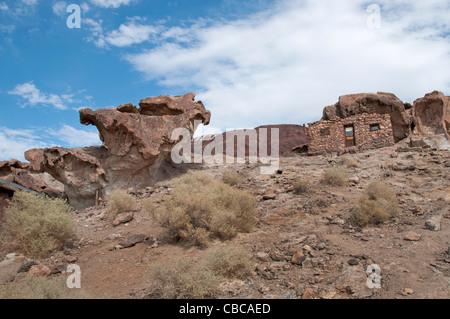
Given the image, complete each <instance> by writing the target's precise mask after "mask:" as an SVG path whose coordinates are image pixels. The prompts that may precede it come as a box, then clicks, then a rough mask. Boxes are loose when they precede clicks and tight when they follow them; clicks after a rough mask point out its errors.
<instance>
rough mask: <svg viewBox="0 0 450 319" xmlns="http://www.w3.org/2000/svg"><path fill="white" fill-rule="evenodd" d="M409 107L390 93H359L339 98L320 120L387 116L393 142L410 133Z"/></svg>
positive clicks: (326, 108) (325, 109)
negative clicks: (361, 115)
mask: <svg viewBox="0 0 450 319" xmlns="http://www.w3.org/2000/svg"><path fill="white" fill-rule="evenodd" d="M409 108H410V105H409V104H404V103H403V102H402V101H401V100H400V99H399V98H397V97H396V96H395V95H394V94H392V93H384V92H378V93H361V94H349V95H343V96H341V97H339V102H337V103H336V104H334V105H330V106H327V107H325V108H324V110H323V117H322V120H327V121H329V120H334V119H336V118H341V119H345V118H347V117H351V116H354V115H358V114H364V113H366V114H372V113H377V114H389V115H390V116H391V122H392V130H393V133H394V139H395V142H398V141H400V140H402V139H404V138H406V137H407V136H409V132H410V127H409V126H410V125H409V124H410V121H411V111H410V109H409Z"/></svg>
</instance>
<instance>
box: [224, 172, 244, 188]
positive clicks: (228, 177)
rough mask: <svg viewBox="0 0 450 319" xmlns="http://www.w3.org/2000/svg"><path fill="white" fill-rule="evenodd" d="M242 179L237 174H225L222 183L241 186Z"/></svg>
mask: <svg viewBox="0 0 450 319" xmlns="http://www.w3.org/2000/svg"><path fill="white" fill-rule="evenodd" d="M241 179H242V176H241V175H240V174H238V173H236V172H224V173H223V174H222V182H224V183H225V184H228V185H230V186H234V185H237V184H239V182H240V181H241Z"/></svg>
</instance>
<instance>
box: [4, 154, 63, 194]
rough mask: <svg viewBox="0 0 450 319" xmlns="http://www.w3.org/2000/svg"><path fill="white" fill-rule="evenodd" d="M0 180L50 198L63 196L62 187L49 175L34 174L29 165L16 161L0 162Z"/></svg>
mask: <svg viewBox="0 0 450 319" xmlns="http://www.w3.org/2000/svg"><path fill="white" fill-rule="evenodd" d="M0 179H3V180H6V181H8V182H13V183H16V184H19V185H21V186H23V187H26V188H28V189H31V190H34V191H36V192H39V193H45V194H47V195H49V196H51V197H58V196H59V197H61V196H63V194H64V187H63V185H62V184H61V183H59V182H58V181H57V180H55V179H54V178H52V176H51V175H49V174H47V173H39V172H35V171H33V170H32V169H31V166H30V164H29V163H23V162H21V161H18V160H16V159H12V160H10V161H1V162H0Z"/></svg>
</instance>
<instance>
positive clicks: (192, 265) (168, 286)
mask: <svg viewBox="0 0 450 319" xmlns="http://www.w3.org/2000/svg"><path fill="white" fill-rule="evenodd" d="M253 269H254V264H253V262H252V261H251V260H250V258H249V256H248V252H247V251H246V250H245V249H244V248H242V247H223V248H216V249H214V250H211V251H209V252H208V253H207V255H206V258H205V259H204V261H203V262H198V261H196V260H193V259H190V260H186V259H183V258H179V259H176V260H174V261H172V262H169V263H168V264H164V265H163V264H160V263H154V264H152V265H151V266H150V268H149V272H150V281H151V286H150V287H151V288H150V289H151V292H150V294H151V296H152V297H157V298H166V299H186V298H190V299H195V298H213V297H214V296H215V294H216V293H217V292H219V288H220V283H221V282H223V281H224V280H226V279H244V278H246V277H247V276H249V275H250V274H251V272H252V271H253Z"/></svg>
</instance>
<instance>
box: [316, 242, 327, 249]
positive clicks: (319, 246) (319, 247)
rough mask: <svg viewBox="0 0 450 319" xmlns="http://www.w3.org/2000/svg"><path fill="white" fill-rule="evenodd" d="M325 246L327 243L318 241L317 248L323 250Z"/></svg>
mask: <svg viewBox="0 0 450 319" xmlns="http://www.w3.org/2000/svg"><path fill="white" fill-rule="evenodd" d="M326 247H327V245H326V244H325V243H320V244H318V245H317V249H318V250H324V249H325V248H326Z"/></svg>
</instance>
